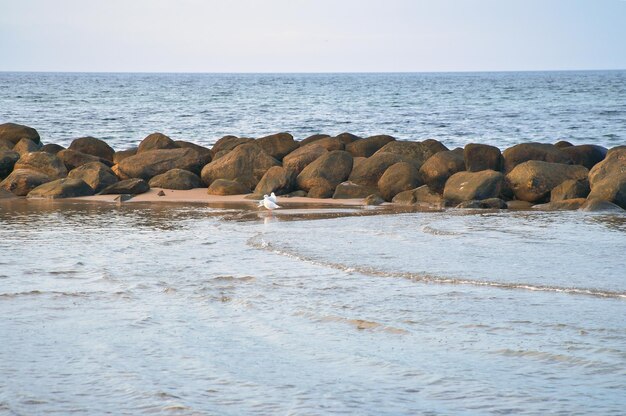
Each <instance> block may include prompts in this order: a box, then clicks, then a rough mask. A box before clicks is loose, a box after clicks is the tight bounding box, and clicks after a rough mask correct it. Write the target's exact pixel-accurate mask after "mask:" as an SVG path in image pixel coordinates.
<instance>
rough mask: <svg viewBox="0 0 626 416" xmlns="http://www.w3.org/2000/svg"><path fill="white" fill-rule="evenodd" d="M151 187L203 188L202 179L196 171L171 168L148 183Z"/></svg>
mask: <svg viewBox="0 0 626 416" xmlns="http://www.w3.org/2000/svg"><path fill="white" fill-rule="evenodd" d="M148 184H149V185H150V188H164V189H178V190H185V189H194V188H201V187H202V181H201V180H200V177H199V176H198V175H196V174H195V173H192V172H189V171H188V170H184V169H171V170H168V171H167V172H165V173H162V174H160V175H156V176H154V177H153V178H152V179H150V182H149V183H148Z"/></svg>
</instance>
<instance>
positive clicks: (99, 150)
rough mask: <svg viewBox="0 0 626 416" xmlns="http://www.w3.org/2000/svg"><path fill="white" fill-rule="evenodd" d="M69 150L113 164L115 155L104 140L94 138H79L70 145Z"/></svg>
mask: <svg viewBox="0 0 626 416" xmlns="http://www.w3.org/2000/svg"><path fill="white" fill-rule="evenodd" d="M69 149H70V150H74V151H76V152H80V153H84V154H87V155H91V156H96V157H98V158H100V159H104V160H108V161H109V162H113V155H114V154H115V150H113V148H112V147H111V146H109V145H108V144H107V143H106V142H105V141H104V140H100V139H96V138H95V137H80V138H78V139H75V140H73V141H72V143H71V144H70V147H69Z"/></svg>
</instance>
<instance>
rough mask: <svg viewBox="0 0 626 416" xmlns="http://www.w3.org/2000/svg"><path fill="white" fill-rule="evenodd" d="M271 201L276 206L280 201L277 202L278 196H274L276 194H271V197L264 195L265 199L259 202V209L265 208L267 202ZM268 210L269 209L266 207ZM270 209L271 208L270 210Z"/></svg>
mask: <svg viewBox="0 0 626 416" xmlns="http://www.w3.org/2000/svg"><path fill="white" fill-rule="evenodd" d="M266 199H267V200H269V201H271V202H273V203H274V204H277V203H278V201H277V200H276V195H274V192H272V193H271V195H270V196H267V194H265V195H263V199H262V200H261V201H259V204H258V205H257V206H258V207H263V206H265V200H266ZM266 208H267V207H266ZM279 208H280V207H279ZM268 209H269V208H268Z"/></svg>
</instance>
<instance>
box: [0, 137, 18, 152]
mask: <svg viewBox="0 0 626 416" xmlns="http://www.w3.org/2000/svg"><path fill="white" fill-rule="evenodd" d="M13 147H15V143H13V142H12V141H10V140H7V139H0V150H13Z"/></svg>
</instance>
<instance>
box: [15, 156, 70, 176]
mask: <svg viewBox="0 0 626 416" xmlns="http://www.w3.org/2000/svg"><path fill="white" fill-rule="evenodd" d="M14 169H31V170H36V171H37V172H41V173H43V174H44V175H46V176H48V177H49V178H50V180H55V179H60V178H64V177H66V176H67V168H66V167H65V165H64V164H63V162H62V161H61V159H59V158H58V157H57V156H56V155H53V154H50V153H46V152H33V153H26V154H25V155H22V156H21V157H20V159H19V160H18V161H17V163H15V167H14Z"/></svg>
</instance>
